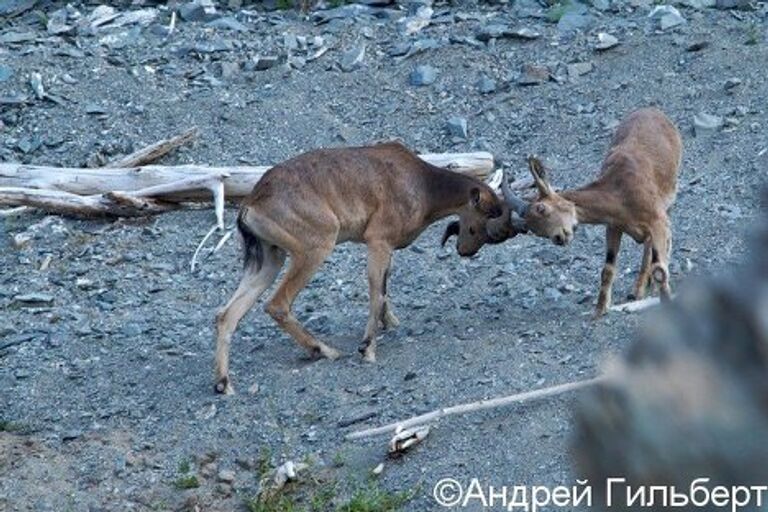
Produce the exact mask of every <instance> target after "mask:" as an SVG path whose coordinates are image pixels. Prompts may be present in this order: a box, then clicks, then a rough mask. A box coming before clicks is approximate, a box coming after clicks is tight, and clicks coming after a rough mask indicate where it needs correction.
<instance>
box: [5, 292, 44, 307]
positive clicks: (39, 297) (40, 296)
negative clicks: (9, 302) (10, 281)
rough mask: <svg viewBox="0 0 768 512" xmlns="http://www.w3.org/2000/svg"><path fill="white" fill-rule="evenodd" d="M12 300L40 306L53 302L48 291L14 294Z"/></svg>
mask: <svg viewBox="0 0 768 512" xmlns="http://www.w3.org/2000/svg"><path fill="white" fill-rule="evenodd" d="M13 301H14V302H15V303H18V304H24V305H26V306H41V305H51V304H53V301H54V297H53V295H50V294H48V293H25V294H22V295H16V296H15V297H14V298H13Z"/></svg>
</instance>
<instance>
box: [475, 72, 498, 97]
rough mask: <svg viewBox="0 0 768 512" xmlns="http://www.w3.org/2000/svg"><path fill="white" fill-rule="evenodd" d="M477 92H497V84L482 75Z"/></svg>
mask: <svg viewBox="0 0 768 512" xmlns="http://www.w3.org/2000/svg"><path fill="white" fill-rule="evenodd" d="M477 90H478V91H480V94H491V93H492V92H496V82H495V81H494V80H493V79H491V78H490V77H488V76H487V75H482V76H481V77H480V79H479V80H478V81H477Z"/></svg>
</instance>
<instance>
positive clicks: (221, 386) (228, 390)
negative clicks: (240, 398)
mask: <svg viewBox="0 0 768 512" xmlns="http://www.w3.org/2000/svg"><path fill="white" fill-rule="evenodd" d="M213 389H214V391H215V392H216V393H217V394H219V395H233V394H234V393H235V389H234V388H233V387H232V383H231V382H230V381H229V377H222V378H221V379H219V382H217V383H216V386H214V388H213Z"/></svg>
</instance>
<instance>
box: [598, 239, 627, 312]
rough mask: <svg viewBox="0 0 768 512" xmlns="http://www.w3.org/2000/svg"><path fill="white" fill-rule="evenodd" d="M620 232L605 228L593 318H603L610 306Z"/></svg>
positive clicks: (619, 244) (619, 245)
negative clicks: (597, 293)
mask: <svg viewBox="0 0 768 512" xmlns="http://www.w3.org/2000/svg"><path fill="white" fill-rule="evenodd" d="M621 234H622V233H621V230H620V229H618V228H615V227H613V226H607V227H606V228H605V246H606V247H605V265H604V266H603V272H602V274H601V275H600V294H599V295H598V297H597V307H596V308H595V317H596V318H597V317H600V316H603V315H604V314H605V313H606V312H607V311H608V308H609V307H610V306H611V294H612V288H613V280H614V278H615V277H616V258H617V257H618V256H619V248H620V247H621Z"/></svg>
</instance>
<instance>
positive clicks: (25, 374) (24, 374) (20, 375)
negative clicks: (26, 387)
mask: <svg viewBox="0 0 768 512" xmlns="http://www.w3.org/2000/svg"><path fill="white" fill-rule="evenodd" d="M13 376H14V377H16V378H17V379H18V380H23V379H28V378H30V377H31V376H32V373H31V372H30V371H29V370H25V369H23V368H20V369H18V370H16V371H15V372H13Z"/></svg>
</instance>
